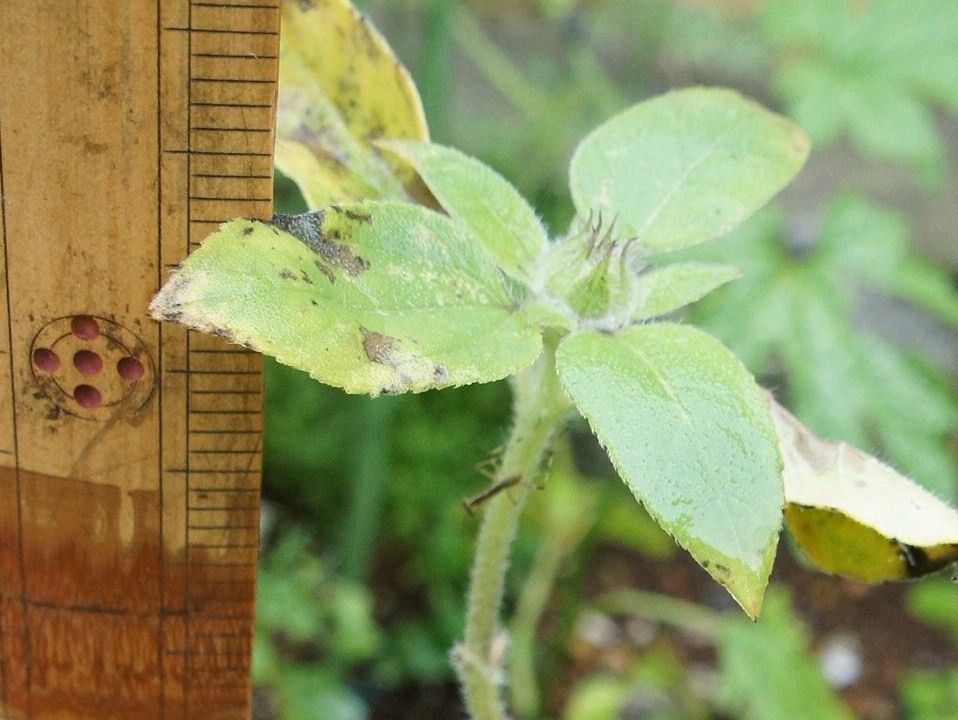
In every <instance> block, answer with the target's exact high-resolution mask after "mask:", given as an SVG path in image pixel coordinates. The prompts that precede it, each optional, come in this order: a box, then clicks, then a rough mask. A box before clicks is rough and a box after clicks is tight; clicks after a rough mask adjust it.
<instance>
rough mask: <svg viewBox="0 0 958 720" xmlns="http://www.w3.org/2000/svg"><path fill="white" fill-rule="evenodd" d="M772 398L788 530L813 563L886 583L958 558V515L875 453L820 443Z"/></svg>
mask: <svg viewBox="0 0 958 720" xmlns="http://www.w3.org/2000/svg"><path fill="white" fill-rule="evenodd" d="M768 400H769V405H770V407H771V411H772V417H773V418H774V421H775V427H776V431H777V432H778V437H779V445H780V447H781V452H782V459H783V461H784V463H785V471H784V475H783V477H784V480H785V499H786V501H787V502H788V505H787V507H786V509H785V525H786V526H787V527H788V529H789V532H791V534H792V536H793V537H794V538H795V541H796V543H797V545H798V546H799V548H800V549H801V550H802V553H803V554H804V555H805V556H806V557H807V558H808V559H809V560H810V561H811V562H812V563H814V564H815V565H816V566H817V567H818V568H820V569H821V570H824V571H825V572H830V573H835V574H839V575H846V576H849V577H853V578H856V579H859V580H864V581H866V582H880V581H882V580H898V579H902V578H912V577H918V576H921V575H925V574H927V573H930V572H935V571H937V570H940V569H941V568H943V567H946V566H947V565H949V564H951V563H953V562H956V561H958V511H956V510H954V509H953V508H950V507H948V505H947V504H945V503H944V502H942V501H941V500H939V499H938V498H936V497H935V496H934V495H932V494H931V493H929V492H928V491H927V490H924V489H923V488H921V487H920V486H918V485H916V484H915V483H913V482H911V481H910V480H909V479H908V478H906V477H905V476H903V475H901V474H899V473H897V472H896V471H895V470H894V469H892V468H890V467H889V466H888V465H885V464H884V463H881V462H879V461H878V460H876V459H875V458H873V457H871V456H870V455H867V454H865V453H863V452H861V451H860V450H856V449H855V448H853V447H850V446H849V445H846V444H845V443H829V442H825V441H824V440H821V439H820V438H818V437H816V436H815V435H814V434H813V433H812V432H811V431H810V430H809V429H808V428H806V427H805V426H804V425H802V424H801V423H800V422H799V421H798V420H796V419H795V417H794V416H792V415H791V414H790V413H789V412H788V411H787V410H785V409H784V408H782V407H781V406H780V405H779V404H778V403H776V402H775V401H774V400H773V399H772V398H771V395H769V396H768Z"/></svg>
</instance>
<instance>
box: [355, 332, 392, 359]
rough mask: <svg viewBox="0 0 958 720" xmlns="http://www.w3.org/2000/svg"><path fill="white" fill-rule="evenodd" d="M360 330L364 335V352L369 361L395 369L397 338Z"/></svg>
mask: <svg viewBox="0 0 958 720" xmlns="http://www.w3.org/2000/svg"><path fill="white" fill-rule="evenodd" d="M359 330H360V332H361V333H362V334H363V352H364V353H366V357H367V358H369V361H370V362H374V363H379V364H380V365H388V366H389V367H391V368H393V369H395V368H396V365H397V363H396V361H395V359H394V353H395V350H396V343H397V340H396V338H394V337H390V336H389V335H383V334H382V333H378V332H376V331H375V330H370V329H369V328H364V327H361V328H359Z"/></svg>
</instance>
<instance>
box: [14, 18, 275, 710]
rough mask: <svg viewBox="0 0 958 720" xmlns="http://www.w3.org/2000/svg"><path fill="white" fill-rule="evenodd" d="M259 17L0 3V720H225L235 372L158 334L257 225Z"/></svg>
mask: <svg viewBox="0 0 958 720" xmlns="http://www.w3.org/2000/svg"><path fill="white" fill-rule="evenodd" d="M278 3H279V0H223V1H222V2H201V1H199V0H193V1H191V0H0V196H2V213H0V238H2V243H3V254H2V258H0V260H2V267H0V272H2V274H3V277H4V282H3V283H2V284H0V466H2V468H0V718H2V719H3V720H54V719H56V720H74V719H76V720H80V719H82V720H86V719H89V720H113V719H116V720H120V719H122V720H133V719H136V720H149V719H151V718H159V719H161V720H165V719H169V720H241V719H244V718H248V716H249V695H250V686H249V669H250V668H249V666H250V642H251V632H252V614H253V591H254V577H255V563H256V553H257V539H258V528H257V521H258V493H259V473H260V448H261V438H260V431H261V368H260V362H259V359H258V358H257V357H255V356H253V355H251V354H249V353H247V352H246V351H241V350H237V349H236V348H233V347H230V346H227V345H225V344H224V343H221V342H219V341H218V340H216V339H211V338H208V337H205V336H201V335H197V334H193V333H187V332H185V331H183V330H181V329H179V328H177V327H174V326H170V325H164V326H163V327H160V326H159V325H157V324H156V323H154V322H152V321H150V320H149V319H148V318H147V317H146V316H145V308H146V306H147V303H148V302H149V300H150V297H151V295H152V294H153V293H154V292H155V290H156V289H157V287H158V286H159V284H160V283H162V282H163V280H164V278H165V277H166V276H167V274H168V271H169V269H170V268H171V267H173V266H174V265H175V264H176V263H178V262H180V261H181V260H182V259H183V258H184V257H185V255H186V254H187V252H188V251H189V250H191V249H192V248H194V247H196V246H197V245H198V244H199V242H200V241H201V240H202V239H203V238H204V237H205V236H206V235H207V234H209V233H210V232H211V231H212V230H214V229H215V228H216V226H217V224H218V223H220V222H222V221H224V220H227V219H229V218H233V217H236V216H248V217H268V216H269V215H270V212H271V196H272V157H271V155H272V144H273V130H272V128H273V114H274V105H275V97H276V74H277V62H278V61H277V54H278V39H279V38H278V35H279V33H278V31H279V8H278Z"/></svg>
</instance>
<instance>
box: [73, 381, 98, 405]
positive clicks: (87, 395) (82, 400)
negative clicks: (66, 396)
mask: <svg viewBox="0 0 958 720" xmlns="http://www.w3.org/2000/svg"><path fill="white" fill-rule="evenodd" d="M73 399H74V400H76V401H77V404H78V405H79V406H80V407H84V408H88V409H92V408H98V407H100V405H102V404H103V397H102V396H101V395H100V391H99V390H97V389H96V388H95V387H93V386H92V385H77V386H76V387H75V388H74V389H73Z"/></svg>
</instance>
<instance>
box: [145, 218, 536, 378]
mask: <svg viewBox="0 0 958 720" xmlns="http://www.w3.org/2000/svg"><path fill="white" fill-rule="evenodd" d="M250 226H251V225H250V221H248V220H234V221H233V222H230V223H227V224H226V225H224V226H223V227H222V228H220V230H219V231H218V232H216V233H214V234H213V235H211V236H210V237H209V238H207V240H206V241H205V242H204V243H203V245H202V247H200V248H199V249H198V250H196V251H195V252H194V253H193V254H192V255H190V256H189V258H187V260H186V262H185V263H184V264H183V267H182V268H181V269H180V270H178V271H177V272H176V273H174V274H173V276H172V277H171V278H170V280H169V281H168V282H167V284H166V286H165V287H164V288H163V289H162V290H161V291H160V293H159V294H158V295H157V296H156V298H154V300H153V303H152V304H151V306H150V311H151V313H152V314H153V317H155V318H157V319H165V320H173V321H175V322H179V323H182V324H183V325H186V326H187V327H191V328H194V329H197V330H201V331H204V332H209V333H214V334H219V335H223V336H228V338H229V339H230V341H231V342H236V343H241V344H245V345H251V346H254V347H256V348H257V349H259V350H260V351H261V352H263V353H266V354H268V355H274V356H275V357H276V358H277V359H278V360H279V361H280V362H283V363H286V364H288V365H292V366H293V367H296V368H299V369H301V370H306V371H307V372H309V373H310V374H311V375H312V376H313V377H315V378H316V379H317V380H320V381H322V382H325V383H327V384H329V385H335V386H337V387H341V388H343V389H345V390H347V391H348V392H355V393H369V394H373V395H378V394H381V393H399V392H419V391H422V390H428V389H431V388H439V387H447V386H453V385H464V384H467V383H473V382H489V381H492V380H498V379H500V378H503V377H506V376H508V375H512V374H513V373H515V372H517V371H519V370H521V369H522V368H524V367H526V366H527V365H529V364H530V363H532V361H533V360H534V359H535V358H536V356H538V354H539V352H540V349H541V346H542V340H541V337H540V333H539V330H538V329H537V328H536V327H535V326H532V325H530V324H529V323H528V322H526V320H525V319H524V317H525V316H524V314H522V313H521V312H520V311H519V310H520V308H521V306H522V302H523V300H524V293H523V291H522V290H521V289H520V288H519V286H518V285H517V284H516V283H514V282H513V281H511V280H509V279H508V278H506V277H505V276H503V275H502V274H501V273H500V272H499V271H498V270H497V269H496V266H495V264H494V263H493V261H492V260H491V259H489V258H488V257H487V255H486V254H485V252H483V250H482V249H481V248H480V247H479V246H478V244H477V243H476V242H475V240H474V238H473V237H472V236H471V235H470V234H469V233H468V232H467V231H466V230H465V229H463V228H462V227H461V226H459V225H457V224H456V223H455V222H453V221H452V220H450V219H449V218H448V217H446V216H444V215H440V214H439V213H436V212H433V211H431V210H428V209H426V208H423V207H420V206H418V205H412V204H410V203H393V202H366V203H353V204H346V205H341V206H340V205H334V206H330V207H328V208H326V209H324V210H322V211H320V212H316V213H310V214H307V215H299V216H295V217H280V218H276V219H275V224H273V225H267V224H263V223H258V222H254V223H252V228H253V232H249V233H248V232H247V230H248V228H249V227H250Z"/></svg>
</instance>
